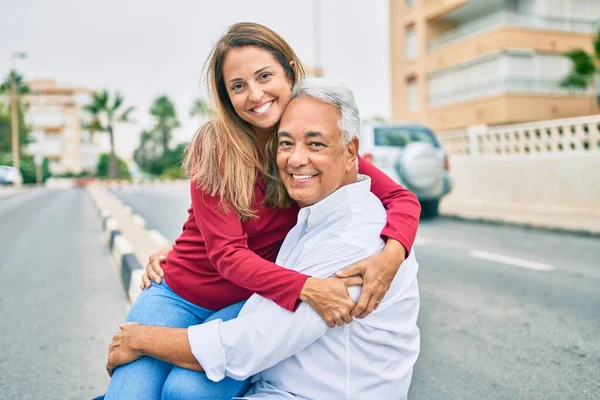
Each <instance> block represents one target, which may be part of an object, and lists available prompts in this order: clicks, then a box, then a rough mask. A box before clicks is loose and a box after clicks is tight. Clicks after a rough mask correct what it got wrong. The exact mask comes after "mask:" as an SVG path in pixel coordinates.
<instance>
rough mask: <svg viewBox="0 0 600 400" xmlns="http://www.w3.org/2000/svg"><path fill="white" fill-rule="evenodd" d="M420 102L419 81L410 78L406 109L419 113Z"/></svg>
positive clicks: (407, 88) (407, 86)
mask: <svg viewBox="0 0 600 400" xmlns="http://www.w3.org/2000/svg"><path fill="white" fill-rule="evenodd" d="M418 101H419V99H418V92H417V80H416V79H415V78H409V79H407V80H406V108H407V109H408V111H417V105H418Z"/></svg>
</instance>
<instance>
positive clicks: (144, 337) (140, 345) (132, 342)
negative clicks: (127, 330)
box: [129, 325, 152, 356]
mask: <svg viewBox="0 0 600 400" xmlns="http://www.w3.org/2000/svg"><path fill="white" fill-rule="evenodd" d="M151 328H152V327H151V326H148V325H140V326H138V327H136V329H135V330H133V331H132V332H131V335H130V336H129V346H130V347H131V350H133V351H135V352H136V353H138V354H139V355H142V356H145V355H147V349H146V344H147V343H148V342H149V340H148V337H149V336H150V330H151Z"/></svg>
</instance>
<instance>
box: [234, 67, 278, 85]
mask: <svg viewBox="0 0 600 400" xmlns="http://www.w3.org/2000/svg"><path fill="white" fill-rule="evenodd" d="M269 68H271V66H270V65H267V66H266V67H262V68H260V69H257V70H256V72H254V75H258V74H260V73H261V72H263V71H264V70H266V69H269ZM243 80H244V79H242V78H233V79H230V80H229V81H228V82H229V83H234V82H240V81H243Z"/></svg>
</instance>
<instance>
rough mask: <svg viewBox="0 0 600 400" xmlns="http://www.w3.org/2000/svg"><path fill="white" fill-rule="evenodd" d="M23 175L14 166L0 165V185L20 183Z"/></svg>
mask: <svg viewBox="0 0 600 400" xmlns="http://www.w3.org/2000/svg"><path fill="white" fill-rule="evenodd" d="M22 183H23V176H22V175H21V172H19V170H17V169H16V168H15V167H11V166H8V165H0V185H14V184H18V185H21V184H22Z"/></svg>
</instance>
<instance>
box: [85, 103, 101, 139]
mask: <svg viewBox="0 0 600 400" xmlns="http://www.w3.org/2000/svg"><path fill="white" fill-rule="evenodd" d="M84 108H85V109H86V110H87V112H88V113H89V115H90V117H91V119H90V121H89V122H87V121H85V122H82V124H81V127H82V128H83V129H85V130H88V131H90V143H92V144H93V143H94V134H95V133H96V132H104V131H106V129H105V127H103V126H102V124H101V123H100V113H101V110H100V108H98V104H96V103H94V102H92V103H90V104H88V105H87V106H85V107H84Z"/></svg>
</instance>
